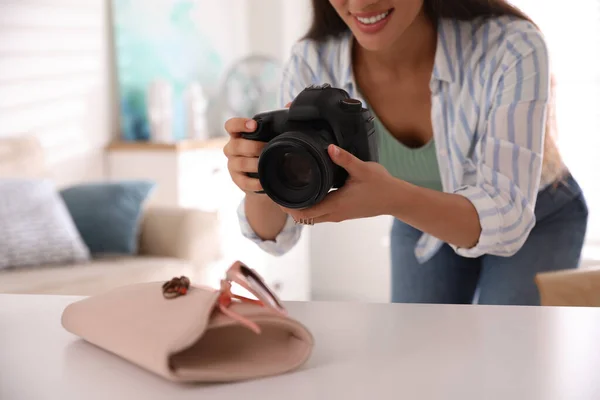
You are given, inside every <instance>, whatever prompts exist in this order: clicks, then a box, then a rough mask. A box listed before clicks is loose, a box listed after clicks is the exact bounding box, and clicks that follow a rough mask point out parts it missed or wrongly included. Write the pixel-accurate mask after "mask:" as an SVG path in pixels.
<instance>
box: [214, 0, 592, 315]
mask: <svg viewBox="0 0 600 400" xmlns="http://www.w3.org/2000/svg"><path fill="white" fill-rule="evenodd" d="M313 7H314V19H313V22H312V26H311V28H310V30H309V32H308V34H307V35H306V37H305V38H304V39H303V40H301V41H300V42H298V43H297V44H296V45H295V46H294V48H293V51H292V56H291V59H290V61H289V63H288V64H287V67H286V69H285V76H284V79H283V83H282V91H281V92H282V98H281V104H282V105H285V104H288V103H289V102H290V101H292V100H293V99H294V97H295V96H296V95H298V93H299V92H300V91H301V90H302V89H304V88H305V87H306V86H309V85H311V84H323V83H329V84H331V85H332V86H335V87H340V88H343V89H345V90H346V91H348V93H349V94H350V96H352V97H357V98H359V99H361V100H362V101H363V102H364V104H366V105H368V107H369V108H370V109H371V111H372V112H373V113H374V115H375V116H376V129H377V133H378V139H379V150H380V160H379V163H367V162H362V161H360V160H359V159H357V158H355V157H353V156H352V155H351V154H349V153H347V152H345V151H343V150H341V149H338V148H336V147H335V146H330V148H329V149H328V150H329V155H330V156H331V158H332V160H333V161H334V162H335V163H336V164H338V165H339V166H341V167H343V168H345V169H346V170H347V171H348V173H349V177H350V178H349V181H348V183H347V184H346V185H345V186H344V187H343V188H342V189H341V190H338V191H336V192H332V193H330V194H329V195H328V196H327V197H326V199H325V200H324V201H323V202H321V203H319V204H317V205H315V206H313V207H311V208H308V209H305V210H301V211H299V210H284V209H282V208H280V207H279V206H277V205H276V204H274V203H273V202H272V201H271V200H270V199H269V198H268V197H267V196H264V195H260V194H254V191H256V190H259V189H260V183H259V182H258V181H257V180H256V179H252V178H250V177H248V176H247V175H246V173H247V172H256V170H257V164H258V159H257V156H258V155H259V153H260V150H261V149H262V146H263V145H264V144H261V143H256V142H252V141H246V140H243V139H241V138H240V132H250V131H252V130H253V129H254V128H255V125H254V123H253V121H252V120H248V119H244V118H233V119H231V120H229V121H227V123H226V125H225V128H226V130H227V131H228V132H229V133H230V135H231V141H230V142H229V143H228V144H227V146H226V147H225V154H226V155H227V157H228V158H229V170H230V173H231V176H232V179H233V181H234V182H235V183H236V184H237V185H238V186H239V187H240V188H241V189H242V190H244V191H245V192H246V193H247V194H246V196H245V201H244V202H243V204H242V205H241V206H240V209H239V214H240V221H241V225H242V231H243V233H244V234H245V235H246V236H247V237H248V238H251V239H252V240H254V241H255V242H257V243H258V244H259V245H260V246H261V247H262V248H263V249H265V250H266V251H268V252H270V253H273V254H282V253H284V252H286V251H288V250H289V249H290V248H291V247H292V246H293V245H294V244H295V243H296V241H297V240H298V237H299V235H300V230H301V227H302V225H298V224H296V223H295V222H294V221H307V220H308V221H310V222H311V223H322V222H339V221H344V220H348V219H354V218H363V217H371V216H377V215H392V216H394V217H395V220H394V223H393V227H392V231H391V239H392V240H391V243H392V245H391V257H392V301H393V302H428V303H472V302H473V299H474V296H475V293H477V292H478V294H479V298H478V302H479V303H480V304H520V305H535V304H539V296H538V292H537V289H536V286H535V283H534V277H535V274H536V273H538V272H541V271H551V270H558V269H568V268H576V267H577V266H578V262H579V258H580V253H581V249H582V245H583V241H584V236H585V232H586V225H587V216H588V213H587V207H586V203H585V200H584V197H583V195H582V193H581V190H580V188H579V186H578V185H577V182H576V181H575V180H574V178H573V177H572V176H571V175H570V174H569V172H568V170H567V169H566V167H565V166H564V165H563V162H562V160H561V158H560V155H559V154H558V151H557V149H556V146H555V139H554V137H553V135H552V134H553V129H554V127H555V123H554V119H553V110H554V105H553V101H552V90H551V84H550V82H551V79H550V71H549V57H548V51H547V47H546V43H545V41H544V38H543V36H542V34H541V33H540V32H539V30H538V29H537V27H536V26H535V25H534V24H533V23H532V22H531V21H530V20H529V19H528V17H527V16H525V15H524V14H523V13H522V12H520V11H519V10H517V9H516V8H514V7H512V6H510V5H509V4H508V3H507V2H505V1H503V0H313ZM357 234H359V233H357Z"/></svg>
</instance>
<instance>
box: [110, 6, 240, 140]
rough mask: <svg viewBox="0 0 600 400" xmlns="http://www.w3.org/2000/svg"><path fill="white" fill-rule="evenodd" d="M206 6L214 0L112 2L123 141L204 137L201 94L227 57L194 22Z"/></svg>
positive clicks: (203, 95)
mask: <svg viewBox="0 0 600 400" xmlns="http://www.w3.org/2000/svg"><path fill="white" fill-rule="evenodd" d="M207 2H214V0H204V1H202V0H113V1H112V17H113V18H112V22H113V37H114V43H113V44H114V54H115V62H116V66H115V67H116V75H117V82H118V96H119V108H120V115H119V116H120V127H121V136H122V139H123V140H128V141H131V140H135V141H139V140H156V141H177V140H180V139H184V138H189V137H198V136H202V135H204V134H206V132H205V131H206V121H205V118H206V110H207V107H208V100H207V94H206V93H207V91H210V90H214V86H215V85H216V83H217V82H218V81H219V78H220V76H221V74H222V73H223V69H224V68H225V66H224V64H225V58H227V56H228V55H224V54H222V53H220V52H219V51H218V50H217V48H216V47H217V46H216V45H215V43H214V41H213V40H211V37H210V33H209V32H207V31H206V29H210V27H208V28H207V27H206V26H205V24H202V23H200V20H201V18H199V16H201V15H203V13H204V16H205V18H206V15H205V12H203V10H202V6H203V5H206V4H207ZM217 3H218V2H217ZM213 4H214V3H213ZM209 7H215V6H214V5H209ZM213 35H214V33H213ZM222 47H223V46H221V48H222Z"/></svg>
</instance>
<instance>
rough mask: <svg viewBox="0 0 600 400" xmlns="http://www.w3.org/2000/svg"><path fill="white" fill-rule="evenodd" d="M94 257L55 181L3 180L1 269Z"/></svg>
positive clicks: (0, 191)
mask: <svg viewBox="0 0 600 400" xmlns="http://www.w3.org/2000/svg"><path fill="white" fill-rule="evenodd" d="M89 259H90V254H89V250H88V248H87V247H86V245H85V243H84V242H83V240H82V238H81V236H80V235H79V232H78V231H77V228H76V226H75V223H74V222H73V219H72V218H71V215H70V214H69V211H68V210H67V207H66V205H65V204H64V202H63V200H62V198H61V197H60V195H59V193H58V192H57V190H56V188H55V186H54V184H53V183H52V182H51V181H49V180H42V179H39V180H38V179H0V269H5V268H11V267H13V268H15V267H23V266H35V265H53V264H54V265H55V264H64V263H75V262H84V261H87V260H89Z"/></svg>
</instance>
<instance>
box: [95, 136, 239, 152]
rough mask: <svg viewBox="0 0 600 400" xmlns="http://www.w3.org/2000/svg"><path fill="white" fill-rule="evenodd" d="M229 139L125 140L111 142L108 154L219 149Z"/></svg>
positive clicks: (107, 148)
mask: <svg viewBox="0 0 600 400" xmlns="http://www.w3.org/2000/svg"><path fill="white" fill-rule="evenodd" d="M228 140H229V138H228V137H222V138H215V139H209V140H194V139H189V140H179V141H177V142H172V143H163V142H151V141H125V140H115V141H113V142H111V143H110V144H109V145H108V146H107V147H106V150H107V151H108V152H116V151H172V152H181V151H190V150H198V149H219V148H221V149H222V148H223V147H224V146H225V145H226V144H227V142H228Z"/></svg>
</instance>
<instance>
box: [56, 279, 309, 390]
mask: <svg viewBox="0 0 600 400" xmlns="http://www.w3.org/2000/svg"><path fill="white" fill-rule="evenodd" d="M164 287H165V284H164V283H163V282H154V283H140V284H135V285H129V286H125V287H120V288H117V289H114V290H111V291H109V292H107V293H104V294H100V295H96V296H92V297H88V298H85V299H82V300H80V301H77V302H75V303H72V304H70V305H69V306H67V308H66V309H65V310H64V312H63V315H62V325H63V327H64V328H65V329H66V330H67V331H69V332H71V333H73V334H74V335H77V336H79V337H81V338H83V339H84V340H86V341H87V342H89V343H92V344H94V345H96V346H98V347H100V348H102V349H105V350H107V351H109V352H111V353H114V354H116V355H117V356H120V357H122V358H123V359H125V360H127V361H129V362H132V363H134V364H137V365H138V366H140V367H142V368H144V369H146V370H148V371H151V372H153V373H155V374H158V375H160V376H162V377H164V378H166V379H168V380H171V381H179V382H231V381H238V380H246V379H253V378H259V377H265V376H272V375H277V374H282V373H285V372H289V371H292V370H294V369H297V368H298V367H300V366H301V365H302V364H304V363H305V362H306V360H307V359H308V358H309V356H310V354H311V352H312V349H313V346H314V342H313V337H312V335H311V333H310V332H309V331H308V329H307V328H306V327H305V326H304V325H303V324H301V323H300V322H298V321H296V320H295V319H293V318H290V317H289V316H287V315H286V314H285V313H275V312H273V311H272V310H270V309H269V308H268V307H265V306H261V305H260V304H258V302H256V303H252V302H240V301H230V302H229V303H227V309H226V312H224V311H225V309H224V308H222V307H221V306H222V305H223V303H222V301H221V299H222V298H223V293H224V292H223V290H215V289H212V288H208V287H200V286H189V287H186V289H185V290H184V294H183V295H180V296H176V297H174V298H168V297H166V295H165V293H164ZM232 315H237V316H238V318H234V317H232ZM240 318H241V319H240ZM240 320H243V321H246V322H247V324H244V323H241V322H240ZM248 324H250V325H253V326H256V327H257V329H256V330H253V329H249V328H248V326H249V325H248Z"/></svg>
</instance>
